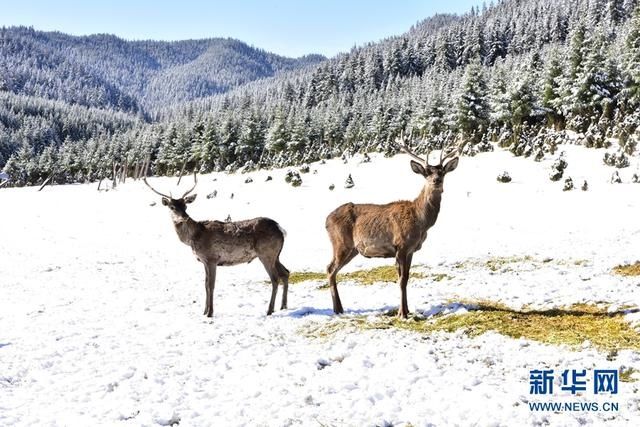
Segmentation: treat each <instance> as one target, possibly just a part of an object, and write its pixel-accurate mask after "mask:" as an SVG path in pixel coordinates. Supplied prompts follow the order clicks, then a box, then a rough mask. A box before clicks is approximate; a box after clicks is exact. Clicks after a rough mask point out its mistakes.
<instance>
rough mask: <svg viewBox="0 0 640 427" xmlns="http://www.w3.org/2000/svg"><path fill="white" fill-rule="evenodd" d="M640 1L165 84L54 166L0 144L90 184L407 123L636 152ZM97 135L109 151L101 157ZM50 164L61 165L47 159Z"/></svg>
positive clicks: (567, 4)
mask: <svg viewBox="0 0 640 427" xmlns="http://www.w3.org/2000/svg"><path fill="white" fill-rule="evenodd" d="M638 4H639V1H638V0H529V1H525V0H503V1H499V2H497V3H495V4H492V5H490V6H487V7H485V8H483V9H482V10H478V9H475V8H474V9H472V10H471V11H470V12H469V13H467V14H466V15H464V16H451V15H439V16H435V17H433V18H429V19H426V20H424V21H421V22H419V23H418V24H417V25H415V26H414V27H413V28H411V29H410V30H409V31H408V32H407V33H405V34H403V35H400V36H397V37H393V38H390V39H387V40H383V41H381V42H379V43H373V44H369V45H366V46H362V47H357V48H354V49H353V50H352V51H350V52H349V53H345V54H341V55H338V56H337V57H335V58H332V59H330V60H328V61H324V62H321V63H319V64H318V65H316V66H313V67H303V68H300V69H296V70H291V71H287V72H284V73H281V74H278V75H276V76H274V77H270V78H266V79H261V80H255V81H252V82H250V83H247V84H243V85H240V86H237V87H236V88H235V89H231V90H228V91H226V92H224V93H220V94H216V95H213V96H210V97H203V98H200V99H196V100H193V101H188V102H184V103H179V102H175V103H173V102H172V103H167V104H164V103H162V102H160V101H159V100H158V99H160V98H161V97H162V96H167V95H166V94H171V93H172V90H171V89H170V88H164V87H162V86H159V87H158V88H157V92H156V93H157V96H158V97H159V98H154V97H153V96H152V95H147V97H142V98H138V99H140V100H141V101H138V102H142V103H145V102H146V103H149V104H150V105H165V107H164V108H158V109H157V110H155V114H154V115H153V117H152V118H153V123H146V122H145V121H143V120H133V121H132V122H131V123H129V124H128V125H125V126H124V127H117V128H114V127H112V128H111V129H108V130H104V131H102V132H100V135H103V136H102V137H101V138H100V139H99V140H100V142H99V143H97V142H96V138H93V144H88V143H86V141H87V140H86V139H83V138H75V137H68V138H67V137H66V136H65V138H66V139H67V141H66V142H65V141H64V140H65V138H60V137H58V138H57V139H53V140H52V142H51V144H53V145H54V148H52V149H51V153H50V155H49V154H48V155H49V159H50V160H48V161H42V160H41V157H42V156H43V154H41V153H43V152H42V151H40V148H38V149H36V148H33V147H34V145H35V144H34V143H33V142H32V141H31V140H30V139H29V138H28V137H26V138H23V139H22V140H18V139H16V138H15V137H14V132H15V131H14V130H11V129H9V130H7V129H5V130H2V129H0V150H2V147H3V146H4V147H10V151H8V153H9V154H11V153H12V152H13V151H15V150H19V152H21V153H24V152H25V150H32V156H33V157H32V158H31V160H27V158H28V156H22V157H21V156H19V154H18V153H15V154H13V157H12V158H11V159H10V160H9V161H8V162H7V165H6V169H7V171H8V172H9V173H10V174H11V175H12V176H13V177H14V178H15V180H16V182H18V183H26V182H33V183H35V182H39V181H40V180H42V179H43V178H44V177H45V176H47V172H48V171H50V170H54V171H55V172H56V174H55V175H56V178H55V179H56V180H57V181H58V182H67V181H75V180H83V179H95V178H99V177H100V176H101V175H102V174H106V173H109V171H110V170H112V169H113V163H114V162H116V163H121V164H122V163H125V164H126V165H128V168H133V166H131V165H135V164H139V163H140V162H141V161H142V160H143V159H145V158H146V157H147V156H150V159H151V167H152V172H154V173H159V174H173V173H177V172H178V171H180V170H182V169H185V168H186V169H189V170H190V169H192V168H196V169H198V170H200V171H210V170H220V169H229V170H232V169H237V168H241V167H243V168H245V169H250V168H251V167H256V166H262V167H265V166H266V167H268V166H273V165H285V164H292V163H299V162H304V161H311V160H315V159H319V158H323V157H327V156H335V155H340V154H343V153H344V152H354V151H365V150H383V151H387V152H392V151H394V150H395V149H394V148H393V147H392V146H391V145H390V144H389V141H390V140H392V139H393V138H395V137H396V136H398V135H399V134H400V133H401V132H405V134H408V133H413V135H419V136H420V137H421V138H422V139H423V140H424V141H427V142H425V143H423V146H422V147H418V148H419V149H424V148H425V147H424V145H425V144H432V145H435V146H440V145H441V144H443V143H445V142H451V141H453V140H454V139H456V138H458V137H463V138H465V139H466V140H467V141H469V144H468V145H467V153H468V154H473V153H474V152H477V151H479V150H488V149H491V148H492V145H491V144H489V143H488V142H489V141H493V142H498V143H499V144H500V145H502V146H504V147H508V148H510V149H511V150H512V151H513V152H514V153H515V154H517V155H527V156H528V155H534V156H535V157H537V158H539V157H541V156H544V155H545V154H546V153H548V152H550V151H553V149H554V146H555V144H557V143H558V142H559V141H561V140H562V137H563V135H564V133H563V132H561V130H563V129H569V130H573V131H576V132H578V133H579V134H580V135H581V137H580V139H579V142H580V143H583V144H585V145H589V146H609V145H610V144H615V145H614V146H613V147H611V149H612V150H614V151H615V150H624V151H626V152H627V153H633V152H634V151H635V149H636V144H637V142H638V140H639V139H640V126H639V125H640V112H639V111H638V107H640V7H639V6H638ZM61 37H62V36H61ZM105 37H106V36H105ZM185 43H194V44H197V42H185ZM194 49H195V48H194ZM89 50H91V49H89ZM167 55H168V54H167ZM156 56H157V57H162V55H160V54H157V55H156ZM191 62H195V63H196V64H197V63H198V61H197V60H196V61H191ZM311 62H313V61H311ZM108 68H109V67H106V68H105V69H108ZM112 68H118V67H115V66H113V67H112ZM194 68H196V69H197V68H198V66H197V65H195V67H194ZM118 69H121V68H118ZM172 70H173V72H175V74H172V73H165V74H163V76H164V78H167V79H169V81H173V82H176V83H175V84H176V87H182V86H183V85H187V82H188V81H190V80H189V79H188V78H187V77H185V76H187V75H188V74H189V73H188V72H185V71H183V70H180V67H179V66H177V67H172ZM170 76H173V77H170ZM99 77H100V79H102V80H104V81H107V80H108V81H113V80H114V79H113V78H109V79H107V76H106V75H101V76H99ZM120 80H122V81H124V80H126V81H129V82H131V81H133V80H135V79H133V78H131V79H129V80H127V79H126V78H125V77H124V76H123V77H122V78H121V79H120ZM243 81H244V80H243ZM129 84H131V85H133V83H129ZM133 86H135V85H133ZM118 87H123V88H124V87H128V86H125V85H124V84H122V85H119V86H118ZM125 93H133V91H131V90H129V89H127V90H126V91H125ZM170 96H171V97H172V98H171V99H172V101H183V100H188V98H180V97H179V96H174V95H170ZM2 102H3V104H4V106H1V107H0V118H2V115H3V112H2V111H3V110H2V108H4V109H12V108H13V110H16V108H15V107H14V106H13V104H12V103H13V102H19V101H17V100H16V99H13V98H11V99H9V98H7V99H6V100H3V101H2ZM122 109H123V110H124V111H137V110H136V108H122ZM17 110H20V107H18V108H17ZM3 122H4V119H3ZM63 128H64V125H63ZM3 132H4V133H3ZM23 134H24V132H23ZM60 140H62V141H63V142H62V143H60V142H59V141H60ZM2 141H8V142H4V143H3V142H2ZM3 144H4V145H3ZM102 144H106V145H108V146H109V148H108V149H104V148H101V150H102V152H103V153H109V155H105V156H95V155H94V154H93V153H94V152H95V151H96V150H98V149H99V147H98V146H101V145H102ZM24 145H26V146H27V148H24ZM69 152H71V153H72V154H69ZM74 156H81V157H82V158H83V159H93V158H95V159H96V161H95V163H91V162H88V163H87V164H84V163H83V161H78V162H77V164H80V165H81V166H80V168H79V169H77V170H74V172H73V173H69V172H68V171H67V170H66V166H64V163H63V162H62V161H61V159H69V158H73V157H74ZM5 158H7V154H5ZM48 163H50V164H51V165H53V166H50V167H48V168H45V167H44V164H48ZM67 163H68V161H67ZM34 164H35V165H43V166H34ZM131 171H133V169H131Z"/></svg>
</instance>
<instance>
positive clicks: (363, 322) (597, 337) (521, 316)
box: [308, 301, 640, 377]
mask: <svg viewBox="0 0 640 427" xmlns="http://www.w3.org/2000/svg"><path fill="white" fill-rule="evenodd" d="M469 307H470V308H469V310H470V311H469V312H467V313H464V314H451V315H436V316H434V317H432V318H428V319H427V318H423V317H418V316H416V317H413V318H412V319H409V320H402V319H398V318H396V317H393V315H394V312H393V310H392V311H390V312H389V313H385V314H383V315H379V316H377V317H364V316H355V317H347V318H340V319H337V320H335V321H330V322H328V323H325V324H323V325H318V326H317V329H316V330H315V331H314V332H313V333H312V334H310V335H308V336H310V337H313V336H315V335H318V334H320V335H321V336H323V337H328V336H331V335H333V334H335V333H337V332H339V331H341V330H344V329H345V328H349V329H350V330H352V331H353V330H357V329H365V330H366V329H390V328H397V329H402V330H407V331H412V332H416V333H421V334H429V333H432V332H436V331H444V332H456V331H464V333H465V334H466V335H468V336H472V337H474V336H478V335H482V334H484V333H486V332H489V331H494V332H497V333H499V334H502V335H505V336H508V337H511V338H516V339H517V338H525V339H529V340H533V341H538V342H542V343H546V344H554V345H568V346H570V347H575V348H577V347H579V346H581V345H582V344H583V343H584V342H585V341H589V342H590V343H591V344H592V345H593V346H595V347H596V348H598V349H600V350H603V351H612V352H615V351H617V350H622V349H631V350H636V351H640V333H638V331H636V330H635V329H633V328H632V327H631V326H630V325H629V323H628V322H627V321H625V319H624V312H614V313H608V312H607V310H606V308H601V307H597V306H594V305H587V304H580V305H574V306H571V307H568V308H559V309H551V310H525V311H516V310H513V309H510V308H508V307H506V306H504V305H503V304H499V303H492V302H488V301H479V302H475V303H472V305H470V306H469ZM628 375H629V377H630V376H631V373H629V374H628Z"/></svg>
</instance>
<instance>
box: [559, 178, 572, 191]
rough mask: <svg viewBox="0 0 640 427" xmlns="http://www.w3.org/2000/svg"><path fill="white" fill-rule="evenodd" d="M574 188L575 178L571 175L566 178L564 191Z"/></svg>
mask: <svg viewBox="0 0 640 427" xmlns="http://www.w3.org/2000/svg"><path fill="white" fill-rule="evenodd" d="M571 190H573V180H572V179H571V177H569V178H567V179H565V180H564V187H562V191H571Z"/></svg>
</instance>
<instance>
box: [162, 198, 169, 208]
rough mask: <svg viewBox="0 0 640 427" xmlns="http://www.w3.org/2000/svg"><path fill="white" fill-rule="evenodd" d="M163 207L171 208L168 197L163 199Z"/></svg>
mask: <svg viewBox="0 0 640 427" xmlns="http://www.w3.org/2000/svg"><path fill="white" fill-rule="evenodd" d="M162 205H163V206H169V199H167V198H166V197H163V198H162Z"/></svg>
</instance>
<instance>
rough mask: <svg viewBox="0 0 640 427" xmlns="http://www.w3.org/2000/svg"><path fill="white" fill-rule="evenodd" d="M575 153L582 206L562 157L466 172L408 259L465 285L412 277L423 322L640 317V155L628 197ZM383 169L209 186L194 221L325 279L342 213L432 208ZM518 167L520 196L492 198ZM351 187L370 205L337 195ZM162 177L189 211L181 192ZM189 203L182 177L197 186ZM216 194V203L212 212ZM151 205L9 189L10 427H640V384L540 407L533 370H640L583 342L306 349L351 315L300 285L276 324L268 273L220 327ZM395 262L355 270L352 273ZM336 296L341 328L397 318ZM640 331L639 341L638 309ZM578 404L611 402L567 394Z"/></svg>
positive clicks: (82, 188) (228, 299)
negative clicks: (639, 270)
mask: <svg viewBox="0 0 640 427" xmlns="http://www.w3.org/2000/svg"><path fill="white" fill-rule="evenodd" d="M560 150H562V151H565V152H566V159H567V161H568V168H567V169H566V171H565V177H568V176H571V177H572V178H573V180H574V182H577V183H581V182H582V180H583V179H586V180H587V181H588V182H589V190H588V191H586V192H583V191H580V190H579V189H577V190H574V191H570V192H563V191H562V182H555V183H552V182H550V181H549V179H548V173H549V170H550V167H551V164H552V163H553V161H554V159H555V158H556V157H557V154H556V155H555V156H548V158H547V159H545V160H544V161H543V162H541V163H536V162H533V161H532V160H531V159H522V158H514V157H513V156H512V155H511V154H510V153H508V152H505V151H496V152H492V153H481V154H479V155H477V156H476V157H473V158H467V157H465V158H463V159H461V161H460V166H459V167H458V169H457V170H456V171H455V172H453V173H451V175H450V176H448V177H447V178H446V182H445V193H444V195H443V202H442V209H441V212H440V216H439V219H438V222H437V223H436V225H435V226H434V227H433V228H432V229H431V230H430V232H429V237H428V239H427V242H426V244H425V246H424V248H423V249H422V250H421V251H420V252H418V253H417V254H416V255H415V256H414V266H415V267H414V269H415V270H416V271H418V270H424V271H426V272H433V273H443V274H448V275H450V276H451V279H446V280H442V281H432V280H431V279H412V281H411V282H410V284H409V307H410V309H411V310H412V311H417V312H420V313H422V314H424V315H427V316H433V315H436V314H439V313H445V314H451V313H458V314H460V313H464V312H465V311H466V310H470V309H473V308H474V307H473V304H469V303H467V301H473V300H490V301H495V302H501V303H503V304H506V305H508V306H510V307H512V308H514V309H518V308H521V307H524V306H527V307H530V308H551V307H564V306H568V305H571V304H574V303H593V304H599V305H601V306H603V307H609V309H610V310H614V309H616V308H619V307H637V306H640V294H639V292H638V290H639V287H640V283H639V281H638V280H637V279H633V278H623V277H617V276H613V275H612V274H610V270H611V268H612V267H613V266H615V265H618V264H621V263H624V262H633V261H636V260H637V258H638V254H639V253H640V222H638V217H639V216H640V197H638V192H639V191H640V185H637V184H630V177H631V175H632V174H633V173H634V172H637V171H638V167H639V165H638V159H637V158H635V157H634V158H632V159H631V166H630V167H628V168H625V169H621V170H620V175H621V177H622V179H623V184H610V183H609V178H610V176H611V173H612V172H613V170H614V169H613V168H610V167H606V166H604V165H602V156H603V154H604V150H587V149H584V148H582V147H577V146H562V147H560ZM371 159H372V161H371V162H370V163H362V162H360V161H359V159H358V158H354V159H351V160H350V161H349V162H348V163H347V164H344V163H343V162H342V161H341V160H340V159H335V160H331V161H328V162H327V163H326V164H324V165H323V164H319V163H314V164H311V165H310V166H311V169H312V170H314V169H317V171H318V173H317V174H310V173H309V174H303V175H302V179H303V183H302V186H300V187H298V188H293V187H291V186H290V185H288V184H286V183H285V182H284V174H285V170H271V171H259V172H253V173H250V174H244V175H227V174H223V173H220V174H212V175H203V176H200V177H199V184H198V190H197V191H198V193H200V196H199V198H198V199H197V200H196V201H195V202H194V203H193V204H192V205H190V207H189V213H190V214H191V215H192V216H193V217H194V218H196V219H219V220H223V219H224V218H226V217H227V215H231V217H232V218H233V219H243V218H250V217H253V216H268V217H272V218H274V219H275V220H277V221H278V222H279V223H280V224H281V225H282V227H283V228H284V229H286V230H287V239H286V242H285V247H284V251H283V253H282V256H281V260H282V262H283V264H284V265H285V266H287V267H288V268H289V269H290V270H291V271H304V270H308V271H324V268H325V266H326V265H327V264H328V262H329V260H330V257H331V248H330V244H329V241H328V238H327V237H326V231H325V229H324V219H325V217H326V215H327V214H328V213H329V212H330V211H331V210H333V209H334V208H335V207H337V206H338V205H340V204H341V203H344V202H347V201H353V202H374V203H384V202H388V201H392V200H397V199H401V198H413V197H415V196H416V195H417V194H418V192H419V190H420V187H421V184H422V182H421V178H420V177H418V176H417V175H415V174H413V173H412V172H411V169H410V167H409V164H408V158H407V156H404V155H398V156H395V157H393V158H383V157H382V156H380V155H377V154H372V155H371ZM504 170H506V171H508V172H509V173H510V175H511V176H512V178H513V181H512V182H511V183H508V184H502V183H498V182H496V180H495V177H496V174H497V173H499V172H502V171H504ZM349 174H351V175H352V176H353V180H354V182H355V187H353V188H351V189H344V188H342V186H341V185H337V186H336V188H335V190H334V191H329V190H328V187H329V185H330V184H332V183H333V184H340V183H341V182H343V181H344V179H345V178H346V177H347V176H348V175H349ZM267 175H271V176H273V180H272V181H269V182H265V178H266V176H267ZM248 176H251V177H252V178H253V182H252V183H249V184H245V183H244V181H245V179H246V178H247V177H248ZM214 179H215V181H214ZM150 181H151V182H152V184H153V185H154V186H155V187H156V188H157V189H159V190H160V191H163V190H166V191H169V190H172V191H173V193H174V194H178V191H176V188H175V182H176V180H175V178H171V179H169V178H153V179H151V180H150ZM190 185H191V182H190V181H189V179H186V180H185V179H183V182H182V185H181V187H184V188H187V187H189V186H190ZM213 190H217V191H218V195H217V197H216V198H212V199H206V198H205V197H204V196H205V195H206V194H209V193H211V192H212V191H213ZM232 193H233V194H234V197H233V198H231V197H230V196H231V194H232ZM157 199H158V197H157V196H156V195H154V194H153V193H151V192H150V191H149V190H148V189H147V188H146V187H145V186H144V185H143V184H142V183H140V182H134V181H131V182H127V183H126V184H124V185H121V186H119V187H118V189H117V190H115V191H109V192H97V191H96V185H94V184H91V185H70V186H51V187H47V188H45V189H44V190H43V191H42V192H37V191H36V188H22V189H2V190H0V204H1V206H2V207H3V209H2V212H3V214H2V222H1V223H0V236H2V239H3V244H2V245H0V277H1V278H2V279H1V281H2V285H1V289H2V294H1V297H2V298H0V425H14V424H15V425H54V426H57V425H60V426H62V425H150V426H152V425H171V424H175V423H179V424H180V425H181V426H185V425H186V426H192V425H193V426H206V425H211V426H220V425H247V426H255V425H269V426H272V425H273V426H287V425H409V423H410V424H411V425H413V426H428V425H438V426H440V425H500V426H501V425H540V424H550V425H574V424H576V423H581V424H586V425H594V426H595V425H602V424H603V423H604V422H605V421H606V420H609V421H610V424H607V425H637V424H638V420H639V418H640V409H639V408H640V393H639V391H638V388H639V386H638V383H621V385H620V394H619V395H617V396H614V397H607V398H606V399H609V400H614V401H616V402H619V403H620V411H619V412H613V413H611V412H576V413H553V412H531V411H530V410H529V408H528V406H527V402H528V401H532V400H536V396H531V395H529V384H528V376H529V370H531V369H542V368H545V367H550V368H553V369H556V370H561V369H569V368H575V369H588V370H591V369H593V368H598V369H606V368H612V369H617V368H619V367H620V366H626V367H633V366H635V367H636V368H637V367H638V366H639V365H640V354H639V353H637V352H632V351H628V350H626V351H620V352H619V354H618V355H617V357H616V358H615V359H614V360H608V359H607V356H608V355H607V354H606V353H603V352H601V351H598V350H597V349H595V348H593V347H592V346H591V345H590V344H589V343H585V345H583V346H582V348H581V349H580V350H579V351H576V350H572V349H570V348H568V347H564V346H552V345H545V344H541V343H537V342H533V341H528V340H523V339H519V340H516V339H511V338H507V337H504V336H501V335H499V334H497V333H487V334H484V335H481V336H479V337H475V338H469V337H468V336H466V335H464V334H463V333H462V332H456V333H434V334H429V335H418V334H415V333H412V332H409V331H402V330H398V329H384V330H352V329H345V330H343V331H339V332H338V333H337V334H336V335H334V336H329V337H326V338H311V337H308V336H306V335H305V334H304V333H302V331H304V330H305V329H307V330H308V329H309V328H312V327H314V326H322V325H326V324H328V323H330V322H334V321H335V319H336V317H335V316H333V314H332V311H331V297H330V294H329V291H328V290H327V289H324V288H320V285H322V284H323V283H322V282H317V281H316V282H305V283H302V284H296V285H292V286H290V287H289V310H285V311H277V312H276V313H275V314H274V315H273V316H270V317H267V316H266V315H265V314H266V309H267V303H268V298H269V295H270V286H269V285H268V284H267V283H266V282H267V276H266V273H265V272H264V270H263V268H262V266H261V265H260V264H259V263H258V262H253V263H251V264H248V265H241V266H235V267H225V268H221V269H220V270H219V271H218V277H217V283H216V289H215V297H214V307H215V308H214V318H213V319H207V318H205V317H204V316H202V309H203V307H204V289H203V288H204V286H203V282H204V272H203V269H202V267H201V265H200V264H199V263H198V262H197V261H196V260H195V258H194V257H193V255H192V253H191V250H190V249H189V248H188V247H187V246H184V245H182V244H181V243H180V242H179V241H178V239H177V237H176V235H175V231H174V230H173V226H172V224H171V220H170V216H169V212H168V210H167V209H166V208H165V207H163V206H162V205H161V204H160V203H157V202H158V200H157ZM154 201H155V202H156V204H155V205H154V206H151V204H152V202H154ZM494 257H509V258H514V259H516V260H517V262H511V263H509V264H508V265H505V266H504V267H498V268H497V270H496V271H491V270H489V269H487V268H486V266H485V262H486V261H487V260H488V259H490V258H494ZM576 262H577V263H576ZM391 263H392V260H380V259H373V260H368V259H365V258H362V257H357V258H355V259H354V260H353V261H352V262H351V263H350V264H349V265H348V266H347V267H346V268H345V271H350V270H355V269H360V268H369V267H372V266H378V265H390V264H391ZM340 291H341V298H342V303H343V305H344V308H345V310H346V315H345V317H346V318H347V319H348V318H349V317H352V316H354V315H368V316H377V315H379V314H380V313H381V312H384V311H386V310H389V309H392V308H396V307H397V306H398V303H399V292H398V289H397V285H392V284H382V283H378V284H374V285H371V286H361V285H357V284H355V283H353V282H347V281H343V282H341V284H340ZM627 319H628V320H629V321H630V322H632V323H633V324H636V325H638V326H640V315H639V314H638V313H630V314H629V315H627ZM552 399H554V401H561V400H563V399H565V397H564V396H562V395H554V396H553V398H551V397H549V398H548V399H547V400H552ZM580 399H582V400H591V401H598V400H601V399H605V398H600V397H599V396H593V395H592V394H588V395H586V396H583V397H574V398H573V400H580ZM606 399H605V400H606ZM542 400H544V399H542ZM565 400H571V397H570V396H569V397H568V398H566V399H565Z"/></svg>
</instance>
